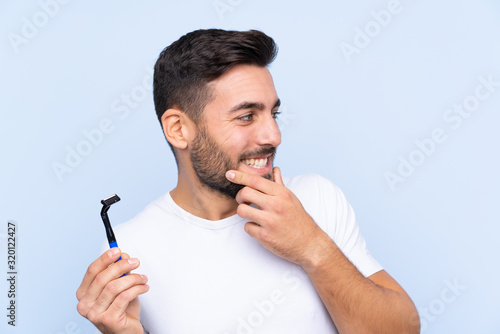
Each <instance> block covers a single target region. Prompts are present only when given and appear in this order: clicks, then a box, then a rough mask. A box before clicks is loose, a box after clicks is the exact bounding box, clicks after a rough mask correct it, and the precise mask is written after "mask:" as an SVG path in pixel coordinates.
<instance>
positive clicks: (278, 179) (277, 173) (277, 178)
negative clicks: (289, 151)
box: [273, 167, 285, 186]
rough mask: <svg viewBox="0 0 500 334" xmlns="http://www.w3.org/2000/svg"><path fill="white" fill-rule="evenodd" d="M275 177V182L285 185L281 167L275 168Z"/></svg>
mask: <svg viewBox="0 0 500 334" xmlns="http://www.w3.org/2000/svg"><path fill="white" fill-rule="evenodd" d="M273 179H274V182H276V183H277V184H281V185H282V186H284V185H285V184H284V183H283V179H282V178H281V170H280V168H279V167H274V168H273Z"/></svg>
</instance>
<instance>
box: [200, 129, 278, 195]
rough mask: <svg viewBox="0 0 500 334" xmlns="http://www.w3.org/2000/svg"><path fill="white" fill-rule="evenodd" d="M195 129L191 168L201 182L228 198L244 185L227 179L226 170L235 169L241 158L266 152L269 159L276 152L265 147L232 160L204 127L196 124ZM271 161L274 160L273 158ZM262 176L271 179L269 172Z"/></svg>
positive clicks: (273, 148)
mask: <svg viewBox="0 0 500 334" xmlns="http://www.w3.org/2000/svg"><path fill="white" fill-rule="evenodd" d="M197 130H198V131H197V133H196V137H195V138H194V140H193V145H192V149H191V152H190V158H191V163H192V164H193V169H194V171H195V173H196V175H197V176H198V179H199V180H200V182H201V184H203V185H205V186H207V187H208V188H210V189H212V190H215V191H217V192H219V193H220V194H222V195H224V196H226V197H229V198H236V195H237V194H238V192H239V191H240V190H241V189H242V188H243V187H245V186H243V185H241V184H236V183H233V182H231V181H229V180H228V179H227V178H226V172H227V171H228V170H230V169H233V170H236V169H237V168H238V166H239V164H240V163H242V162H241V160H242V159H246V158H250V157H256V156H263V155H268V154H271V156H270V157H269V159H271V158H273V157H274V155H275V154H276V148H275V147H265V148H261V149H259V150H256V151H253V152H246V153H243V154H242V155H241V156H240V157H239V159H238V160H237V161H233V160H231V157H230V156H229V154H228V153H227V152H225V151H224V149H223V148H222V147H221V146H220V145H219V144H217V142H216V141H215V140H214V139H213V138H212V137H211V136H210V135H209V134H208V132H207V130H206V128H205V127H203V126H198V127H197ZM271 161H273V162H274V159H271ZM262 177H264V178H266V179H268V180H272V179H273V177H272V174H271V173H268V174H265V175H262Z"/></svg>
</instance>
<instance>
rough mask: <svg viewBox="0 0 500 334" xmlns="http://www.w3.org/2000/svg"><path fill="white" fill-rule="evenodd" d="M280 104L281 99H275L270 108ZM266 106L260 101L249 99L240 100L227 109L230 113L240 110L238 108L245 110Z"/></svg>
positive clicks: (260, 108)
mask: <svg viewBox="0 0 500 334" xmlns="http://www.w3.org/2000/svg"><path fill="white" fill-rule="evenodd" d="M280 105H281V100H280V99H277V100H276V103H274V106H273V107H272V108H271V109H275V108H277V107H279V106H280ZM265 108H266V107H265V106H264V104H263V103H260V102H249V101H244V102H241V103H240V104H238V105H236V106H235V107H233V108H232V109H231V110H229V112H230V113H233V112H236V111H240V110H245V109H257V110H264V109H265Z"/></svg>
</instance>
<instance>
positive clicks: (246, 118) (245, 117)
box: [237, 114, 253, 122]
mask: <svg viewBox="0 0 500 334" xmlns="http://www.w3.org/2000/svg"><path fill="white" fill-rule="evenodd" d="M237 119H238V120H239V121H243V122H250V121H253V114H246V115H243V116H240V117H238V118H237Z"/></svg>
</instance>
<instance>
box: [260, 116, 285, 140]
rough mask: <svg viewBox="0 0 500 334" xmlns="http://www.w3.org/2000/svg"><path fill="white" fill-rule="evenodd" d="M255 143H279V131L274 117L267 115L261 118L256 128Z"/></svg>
mask: <svg viewBox="0 0 500 334" xmlns="http://www.w3.org/2000/svg"><path fill="white" fill-rule="evenodd" d="M257 144H259V145H261V146H273V147H278V146H279V145H280V144H281V131H280V128H279V126H278V123H277V122H276V119H275V118H273V117H272V115H269V116H268V117H265V118H263V119H262V121H261V122H260V123H259V125H258V130H257Z"/></svg>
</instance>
